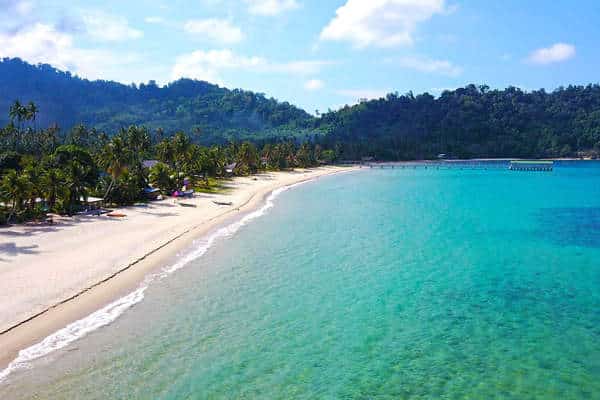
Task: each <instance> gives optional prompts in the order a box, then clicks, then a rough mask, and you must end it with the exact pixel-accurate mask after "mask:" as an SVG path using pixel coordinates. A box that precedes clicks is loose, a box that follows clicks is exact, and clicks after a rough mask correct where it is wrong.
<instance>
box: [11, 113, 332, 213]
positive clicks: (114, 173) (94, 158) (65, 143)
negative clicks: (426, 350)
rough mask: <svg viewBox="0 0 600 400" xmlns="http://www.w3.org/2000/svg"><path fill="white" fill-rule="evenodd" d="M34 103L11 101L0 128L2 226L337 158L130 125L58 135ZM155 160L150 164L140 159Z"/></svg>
mask: <svg viewBox="0 0 600 400" xmlns="http://www.w3.org/2000/svg"><path fill="white" fill-rule="evenodd" d="M38 112H39V110H38V108H37V106H36V105H35V104H34V103H28V104H21V103H20V102H15V103H14V104H13V105H12V106H11V107H10V111H9V123H8V124H7V125H6V126H4V127H3V128H0V202H1V204H0V223H6V222H12V221H25V220H30V219H36V218H40V217H42V216H43V215H45V214H46V213H48V212H55V213H66V214H73V213H75V212H77V211H79V210H81V209H82V208H83V206H84V204H85V202H86V200H87V199H88V197H89V196H96V197H101V198H103V199H104V202H105V204H111V205H126V204H132V203H135V202H137V201H141V200H144V198H145V197H144V190H145V189H147V188H148V187H149V186H152V187H154V188H157V189H159V190H160V191H161V192H162V193H163V194H164V195H169V194H171V193H172V192H173V191H175V190H179V189H180V188H181V187H182V186H183V183H184V180H189V181H191V184H192V185H193V186H196V187H199V188H201V189H209V188H210V184H211V179H214V178H219V177H224V176H225V175H227V174H226V171H227V169H228V168H232V169H233V171H232V172H233V174H235V175H248V174H253V173H257V172H259V171H265V170H286V169H289V168H295V167H301V168H307V167H313V166H317V165H319V164H324V163H330V162H333V161H334V159H335V154H334V152H333V151H332V150H326V149H323V148H322V147H321V146H320V145H319V144H314V143H311V142H308V141H305V142H302V143H299V142H297V141H295V140H292V139H290V140H284V141H283V140H281V141H272V142H266V143H264V144H263V145H262V146H260V147H258V146H257V145H256V144H255V143H251V142H248V141H244V142H235V141H232V142H229V143H227V144H223V145H212V146H202V145H199V144H197V143H194V142H193V140H192V139H193V137H192V136H190V135H188V134H186V133H184V132H177V133H176V134H174V135H172V136H169V135H165V134H164V132H163V131H161V130H156V131H154V132H150V131H149V130H148V128H146V127H142V126H135V125H133V126H129V127H128V128H123V129H120V130H119V131H118V132H117V133H115V134H112V135H108V134H106V133H104V132H101V131H98V130H96V129H94V128H87V127H85V126H83V125H78V126H76V127H74V128H73V129H72V130H71V131H70V132H69V133H68V134H66V135H61V134H60V129H59V128H58V127H57V126H50V127H48V128H45V129H41V128H39V127H38V124H37V122H36V118H37V115H38ZM147 160H155V162H153V163H152V164H153V165H151V166H149V167H148V166H147V165H145V163H144V161H147Z"/></svg>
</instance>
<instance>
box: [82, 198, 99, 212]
mask: <svg viewBox="0 0 600 400" xmlns="http://www.w3.org/2000/svg"><path fill="white" fill-rule="evenodd" d="M79 201H80V202H81V204H83V205H84V206H85V208H87V209H88V210H98V209H100V208H102V203H103V201H104V199H102V198H100V197H93V196H88V198H87V200H86V199H85V198H83V197H80V198H79Z"/></svg>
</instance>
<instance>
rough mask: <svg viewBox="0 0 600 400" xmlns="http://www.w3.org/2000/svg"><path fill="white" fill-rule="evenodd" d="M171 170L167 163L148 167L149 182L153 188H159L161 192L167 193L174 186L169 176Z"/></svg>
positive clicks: (171, 172)
mask: <svg viewBox="0 0 600 400" xmlns="http://www.w3.org/2000/svg"><path fill="white" fill-rule="evenodd" d="M172 174H173V171H172V170H171V168H169V166H168V165H166V164H164V163H158V164H156V165H155V166H153V167H152V168H150V175H149V179H150V183H151V184H152V186H154V187H155V188H158V189H160V191H161V192H163V193H165V194H166V193H169V192H170V191H171V190H173V189H174V188H175V183H174V181H173V179H171V176H172Z"/></svg>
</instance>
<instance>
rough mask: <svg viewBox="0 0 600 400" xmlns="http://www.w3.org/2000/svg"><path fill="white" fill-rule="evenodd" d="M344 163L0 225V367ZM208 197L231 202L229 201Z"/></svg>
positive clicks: (238, 178) (235, 180) (241, 179)
mask: <svg viewBox="0 0 600 400" xmlns="http://www.w3.org/2000/svg"><path fill="white" fill-rule="evenodd" d="M346 170H349V168H342V167H322V168H317V169H312V170H296V171H293V172H269V173H263V174H259V175H256V176H251V177H237V178H234V179H232V180H231V181H230V182H228V186H230V190H227V192H226V193H223V194H196V196H195V197H194V198H193V199H186V200H180V202H183V203H186V205H188V206H182V205H181V204H178V202H177V201H175V200H174V199H166V200H163V201H158V202H152V203H149V204H144V205H139V206H132V207H127V208H122V209H119V210H118V211H120V212H122V213H123V214H125V215H126V217H124V218H110V217H107V216H81V217H72V218H66V217H65V218H61V219H60V220H58V221H57V222H56V223H55V224H53V225H44V226H11V227H4V228H0V332H1V333H0V366H5V365H6V364H8V362H10V361H11V360H12V359H14V357H15V356H16V354H17V352H18V351H19V350H20V349H22V348H25V347H27V346H29V345H31V344H34V343H36V342H37V341H39V340H40V339H42V338H44V337H46V336H47V335H49V334H50V333H52V332H54V331H56V330H57V329H60V328H62V327H64V326H65V325H66V324H68V323H70V322H73V321H75V320H77V319H80V318H82V317H84V316H86V315H88V314H89V313H91V312H93V311H95V310H97V309H99V308H100V307H102V306H103V305H105V304H107V303H109V302H110V301H112V300H114V299H115V298H117V297H118V296H119V295H122V294H124V293H126V292H127V291H129V290H131V289H132V288H133V287H135V285H137V284H138V283H139V282H140V281H141V280H142V279H143V277H144V276H145V275H147V274H148V273H149V272H150V271H152V270H153V269H156V268H159V267H161V266H164V264H165V263H166V262H168V260H170V259H173V258H174V257H175V256H176V255H177V253H178V252H179V251H181V250H182V249H184V248H186V246H189V245H190V244H191V243H192V241H193V240H194V239H197V238H198V237H201V236H202V235H203V234H205V233H207V232H209V231H211V230H212V229H214V228H215V227H217V226H219V225H220V224H222V223H224V222H226V221H227V220H229V219H232V218H235V217H236V215H238V214H240V213H247V212H249V211H252V210H253V209H255V208H257V207H258V206H259V205H260V204H262V203H263V202H264V199H265V196H267V195H268V194H269V193H271V192H272V191H273V190H275V189H277V188H279V187H283V186H287V185H291V184H294V183H298V182H301V181H305V180H309V179H314V178H318V177H321V176H324V175H329V174H334V173H338V172H341V171H346ZM213 201H221V202H231V203H232V205H231V206H226V205H217V204H215V203H214V202H213Z"/></svg>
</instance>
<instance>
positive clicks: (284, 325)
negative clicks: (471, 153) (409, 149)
mask: <svg viewBox="0 0 600 400" xmlns="http://www.w3.org/2000/svg"><path fill="white" fill-rule="evenodd" d="M495 167H497V165H495V164H490V168H489V169H487V170H471V169H469V168H464V169H459V168H455V169H452V170H437V169H431V168H428V169H423V168H420V169H398V168H395V169H393V170H392V169H385V170H380V169H368V170H362V171H358V172H352V173H345V174H340V175H337V176H332V177H326V178H322V179H319V180H317V181H315V182H309V183H305V184H302V185H298V186H296V187H293V188H291V189H290V190H285V191H280V192H278V193H276V194H275V195H273V196H272V197H271V198H270V199H269V201H268V203H267V205H266V206H265V207H263V208H262V209H261V210H259V211H257V212H255V213H253V214H251V215H248V216H246V217H245V219H244V220H242V221H238V222H236V223H234V224H232V225H229V226H228V227H225V228H222V229H221V230H219V231H217V232H214V233H213V234H212V235H211V236H210V237H208V238H204V239H203V240H199V241H198V242H197V243H196V244H195V245H194V248H192V249H189V250H188V251H187V252H185V253H182V254H181V255H180V256H179V257H178V258H177V259H175V260H173V263H172V264H170V265H168V266H166V267H165V269H164V270H163V271H161V272H160V273H158V274H155V275H154V276H151V277H149V278H148V279H147V281H146V282H145V283H144V284H142V286H141V287H140V289H138V291H136V292H134V293H132V294H131V295H130V297H129V298H125V299H120V300H118V301H117V302H115V303H114V304H112V305H110V306H109V307H108V308H106V309H104V310H100V311H99V313H97V314H96V315H95V316H91V317H88V318H87V319H86V320H84V321H80V322H79V324H75V325H73V326H70V327H69V328H68V329H66V330H63V331H62V332H59V333H58V334H57V335H55V336H54V337H51V338H49V339H48V340H46V341H45V342H43V343H42V344H40V345H39V346H37V347H34V348H32V349H29V350H28V351H27V352H24V353H22V354H21V356H20V359H19V360H18V362H16V363H15V364H13V366H12V367H11V370H10V371H9V372H10V373H8V372H5V373H4V376H3V381H2V382H0V398H1V399H3V400H8V399H28V398H36V399H600V163H592V162H585V163H583V162H562V163H559V164H558V165H557V167H556V168H555V170H554V171H553V172H550V173H548V172H511V171H508V170H506V169H505V168H503V167H502V168H495Z"/></svg>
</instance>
